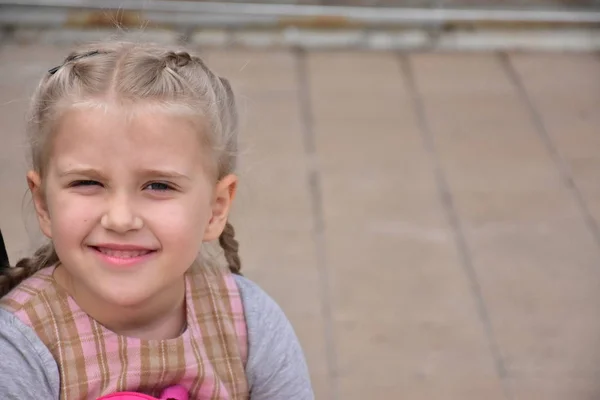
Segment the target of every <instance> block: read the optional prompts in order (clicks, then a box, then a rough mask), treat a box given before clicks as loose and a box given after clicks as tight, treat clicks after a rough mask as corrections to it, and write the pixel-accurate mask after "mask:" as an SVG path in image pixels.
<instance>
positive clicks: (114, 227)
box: [100, 195, 144, 233]
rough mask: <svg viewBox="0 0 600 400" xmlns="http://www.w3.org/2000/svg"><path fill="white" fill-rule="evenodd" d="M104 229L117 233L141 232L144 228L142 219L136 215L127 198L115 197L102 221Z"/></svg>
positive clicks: (122, 196)
mask: <svg viewBox="0 0 600 400" xmlns="http://www.w3.org/2000/svg"><path fill="white" fill-rule="evenodd" d="M100 223H101V225H102V227H103V228H104V229H107V230H111V231H114V232H117V233H126V232H128V231H132V230H139V229H141V228H142V227H143V226H144V221H143V220H142V218H141V217H140V216H139V215H137V214H136V212H135V209H134V207H132V206H131V200H130V199H128V198H127V196H124V195H121V196H115V197H114V198H112V199H111V200H110V201H109V204H108V208H107V210H106V212H105V213H104V215H103V216H102V219H101V221H100Z"/></svg>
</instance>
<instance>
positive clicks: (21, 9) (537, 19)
mask: <svg viewBox="0 0 600 400" xmlns="http://www.w3.org/2000/svg"><path fill="white" fill-rule="evenodd" d="M315 3H319V4H315ZM334 4H335V5H334ZM349 4H353V5H349ZM407 4H409V5H410V6H407ZM483 4H486V6H483ZM497 4H499V2H493V1H487V2H483V1H479V2H477V3H476V4H474V3H471V5H467V4H466V3H465V2H462V0H444V1H442V0H439V1H436V2H435V3H432V2H426V1H420V0H413V1H412V2H411V3H406V2H400V1H395V0H361V1H351V0H347V1H344V0H324V1H319V2H317V1H316V0H314V1H312V2H311V1H304V0H300V1H294V2H289V1H288V2H286V1H285V0H283V1H271V2H269V3H267V2H264V3H244V2H233V1H225V2H205V1H174V0H151V1H148V0H102V1H97V0H12V1H10V0H0V23H1V24H3V25H6V24H18V23H20V24H38V25H39V24H42V25H43V23H46V24H49V25H52V24H69V23H71V24H73V23H74V21H85V22H86V23H88V24H91V23H93V21H96V22H98V21H101V20H102V15H107V13H108V14H110V13H111V12H113V13H116V14H114V15H121V16H122V17H127V18H122V19H123V20H124V21H125V25H126V22H127V20H128V19H129V20H137V21H139V19H140V18H143V19H144V20H146V21H148V22H149V23H150V24H155V25H175V24H176V25H177V26H179V27H182V26H183V27H262V28H265V27H267V28H269V27H282V26H289V25H295V26H317V27H323V28H369V27H400V26H427V25H436V26H439V25H443V24H450V25H453V24H470V23H479V24H481V23H489V24H515V23H518V24H577V25H589V26H594V27H598V26H600V7H599V4H600V1H578V2H577V1H576V2H573V1H569V2H568V3H567V2H562V3H556V2H553V3H551V2H549V1H541V2H540V1H537V2H535V3H534V2H532V1H529V2H525V1H521V2H515V3H513V4H512V6H511V7H507V6H505V4H506V3H505V2H502V3H500V4H502V5H503V6H502V7H499V6H497ZM534 5H535V7H534ZM119 13H120V14H119ZM74 15H76V16H78V18H74V17H73V16H74ZM85 15H87V16H88V17H87V18H83V17H82V16H85ZM114 15H113V14H111V18H113V20H112V21H113V22H114ZM93 16H95V18H93ZM136 16H137V18H135V17H136ZM90 21H92V22H90ZM120 22H123V21H120Z"/></svg>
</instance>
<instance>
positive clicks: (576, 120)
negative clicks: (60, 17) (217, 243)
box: [0, 43, 600, 400]
mask: <svg viewBox="0 0 600 400" xmlns="http://www.w3.org/2000/svg"><path fill="white" fill-rule="evenodd" d="M66 49H67V47H65V46H52V45H41V44H28V45H16V44H11V43H5V44H3V45H2V47H0V121H1V122H2V132H1V133H0V187H1V188H2V192H3V196H2V201H1V202H0V226H1V227H2V230H3V232H4V234H5V240H6V242H7V246H8V247H9V254H10V256H11V259H12V260H15V259H16V258H17V257H19V256H20V255H23V254H26V253H27V251H29V249H30V247H31V243H32V240H35V221H34V219H33V218H32V216H31V210H30V207H29V206H28V205H27V201H25V202H24V201H23V196H24V193H25V189H26V185H25V179H24V174H25V171H26V163H25V159H24V153H25V149H24V146H23V143H24V135H23V127H24V118H25V116H24V112H25V110H26V106H27V100H28V95H29V94H30V93H31V90H32V89H33V87H34V86H35V84H36V81H37V79H38V78H39V77H40V75H41V74H42V73H44V71H46V70H47V69H48V68H50V67H52V66H54V65H56V64H57V63H59V62H60V61H61V59H62V58H63V57H64V54H66V51H67V50H66ZM203 54H204V55H205V57H206V59H207V62H208V64H209V65H211V66H212V67H213V68H214V69H216V70H217V71H218V72H219V73H220V74H222V75H224V76H227V77H229V78H230V79H231V80H232V82H233V84H234V86H235V88H236V90H237V92H238V93H239V99H240V100H239V102H240V105H241V108H242V113H243V119H242V121H243V123H242V124H243V129H244V132H243V138H242V147H243V154H242V160H241V169H240V173H241V177H242V187H241V193H240V196H239V198H238V201H237V204H236V209H235V213H234V225H235V227H236V229H237V231H238V233H239V239H240V245H241V253H242V261H243V263H244V264H245V265H244V267H243V269H244V270H245V272H246V275H247V276H249V277H250V278H251V279H253V280H255V281H256V282H258V283H259V284H260V285H261V286H262V287H263V288H264V289H265V290H267V292H269V293H270V294H271V295H272V296H273V297H274V298H275V299H276V300H277V301H278V302H279V304H280V305H281V306H282V307H283V309H284V311H285V312H286V313H287V315H288V316H289V318H290V319H291V320H292V323H293V324H294V326H295V328H296V330H297V333H298V335H299V337H300V339H301V341H302V344H303V346H304V349H305V351H306V355H307V358H308V361H309V365H310V368H311V373H312V377H313V383H314V386H315V390H316V392H317V396H318V398H319V399H340V400H341V399H357V400H358V399H365V398H371V399H397V398H404V399H411V400H415V399H427V400H433V399H461V400H464V399H473V400H475V399H482V398H486V399H499V400H500V399H501V400H513V399H523V400H531V399H543V400H554V399H556V400H563V399H595V398H597V397H598V396H600V384H598V379H597V377H598V376H599V373H600V350H598V349H599V346H598V345H599V344H600V312H599V311H598V310H599V309H600V290H598V289H599V288H600V234H599V230H598V223H599V218H600V183H599V182H600V135H599V133H600V132H599V127H600V113H598V109H599V106H600V58H599V57H597V56H596V55H591V54H577V55H575V54H568V55H567V54H533V53H527V54H509V55H502V54H495V53H488V54H441V53H420V54H412V55H402V56H400V55H397V54H393V53H383V52H382V53H357V52H309V53H302V52H300V53H295V52H288V51H264V52H258V51H244V50H210V51H203ZM26 227H29V228H28V229H26ZM28 230H29V233H28ZM32 238H33V239H32Z"/></svg>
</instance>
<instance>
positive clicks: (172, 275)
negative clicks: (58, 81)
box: [28, 108, 236, 307]
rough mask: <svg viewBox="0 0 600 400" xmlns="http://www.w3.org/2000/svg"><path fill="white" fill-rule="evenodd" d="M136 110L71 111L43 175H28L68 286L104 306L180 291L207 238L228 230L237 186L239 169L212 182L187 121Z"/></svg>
mask: <svg viewBox="0 0 600 400" xmlns="http://www.w3.org/2000/svg"><path fill="white" fill-rule="evenodd" d="M129 111H131V110H129ZM137 111H138V112H136V113H134V114H132V113H131V112H127V111H123V110H121V111H119V110H117V109H115V108H111V109H109V111H106V110H101V109H75V110H71V111H69V112H67V113H66V114H65V115H64V116H63V118H62V119H61V121H60V124H59V126H58V129H57V131H56V132H55V134H54V136H53V140H52V148H51V153H50V157H49V161H48V164H47V165H46V171H47V172H46V176H44V177H41V178H40V177H39V176H38V175H37V174H36V173H34V172H30V173H29V175H28V178H29V184H30V187H31V189H32V192H33V194H34V200H35V205H36V209H37V212H38V218H39V221H40V225H41V228H42V231H43V232H44V234H45V235H46V236H48V237H50V238H51V239H52V241H53V242H54V246H55V248H56V252H57V254H58V256H59V258H60V261H61V266H62V269H63V270H64V271H66V273H67V276H68V281H69V282H70V284H69V286H70V287H71V291H75V292H77V295H78V296H86V297H88V298H91V299H94V302H95V303H98V306H99V307H100V306H101V305H102V304H105V305H112V306H121V307H135V306H137V305H140V304H143V303H144V302H147V301H149V300H150V299H152V300H156V299H157V297H161V296H163V295H165V294H166V293H168V292H169V291H173V290H179V291H180V290H181V288H182V287H183V285H182V281H183V280H182V276H183V274H184V273H185V272H186V270H187V269H188V268H189V267H190V266H191V264H192V263H193V261H194V260H195V259H196V257H197V256H198V253H199V251H200V246H201V244H202V241H208V240H214V239H216V238H218V237H219V235H220V233H221V231H222V230H223V227H224V225H225V222H226V220H227V214H228V211H229V206H230V203H231V200H232V196H233V194H234V189H235V184H236V178H235V177H234V176H232V175H230V176H227V177H226V178H224V179H223V180H221V181H219V182H215V179H214V177H213V176H211V174H209V173H208V169H207V165H209V162H208V160H207V158H206V157H207V155H206V154H207V152H206V149H203V148H202V145H201V138H200V137H199V133H198V129H197V127H196V125H193V124H192V123H191V122H189V121H188V119H185V118H182V117H181V116H173V115H170V114H168V113H166V112H161V111H159V112H157V111H156V109H155V110H154V111H153V112H150V111H148V110H139V109H138V110H137ZM175 288H177V289H175Z"/></svg>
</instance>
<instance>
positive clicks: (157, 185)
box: [146, 182, 173, 192]
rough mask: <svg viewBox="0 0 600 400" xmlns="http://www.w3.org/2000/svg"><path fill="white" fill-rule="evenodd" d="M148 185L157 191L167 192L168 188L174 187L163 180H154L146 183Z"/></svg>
mask: <svg viewBox="0 0 600 400" xmlns="http://www.w3.org/2000/svg"><path fill="white" fill-rule="evenodd" d="M146 187H147V188H148V189H150V190H154V191H157V192H166V191H167V190H172V189H173V188H172V187H171V186H170V185H168V184H166V183H163V182H152V183H149V184H148V185H146Z"/></svg>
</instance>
